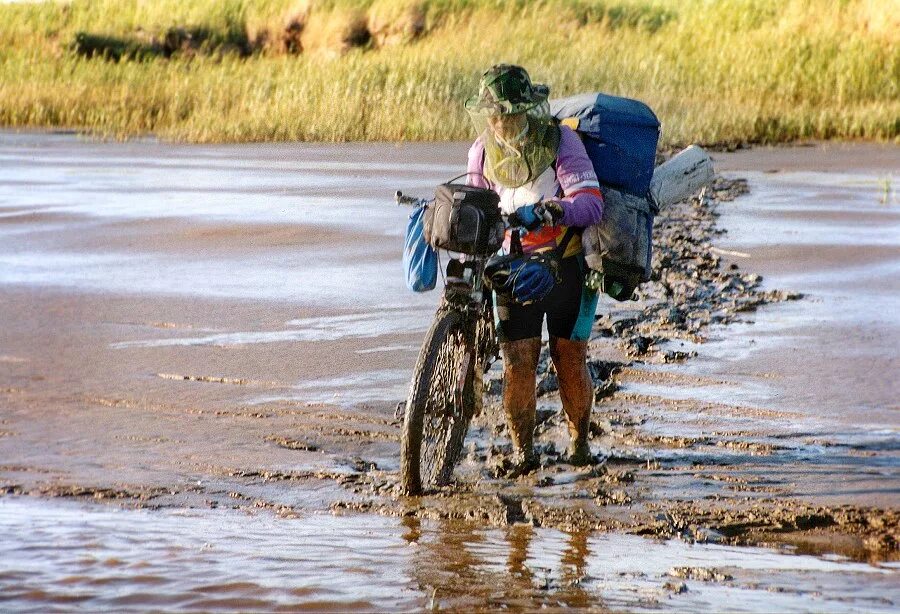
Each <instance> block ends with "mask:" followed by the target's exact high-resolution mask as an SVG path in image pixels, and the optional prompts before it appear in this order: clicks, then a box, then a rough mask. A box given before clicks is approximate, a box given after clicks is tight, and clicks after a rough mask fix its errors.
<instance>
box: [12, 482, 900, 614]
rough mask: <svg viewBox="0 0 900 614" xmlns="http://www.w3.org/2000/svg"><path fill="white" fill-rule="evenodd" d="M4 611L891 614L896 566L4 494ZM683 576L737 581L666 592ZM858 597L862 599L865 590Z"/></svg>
mask: <svg viewBox="0 0 900 614" xmlns="http://www.w3.org/2000/svg"><path fill="white" fill-rule="evenodd" d="M0 532H2V534H3V535H4V537H3V539H2V540H0V604H2V605H0V607H2V608H3V609H4V610H6V611H47V609H48V608H54V609H62V610H73V609H79V610H116V611H132V610H146V609H148V608H151V609H152V608H163V609H170V610H171V609H177V610H235V609H237V610H281V609H292V610H293V609H299V610H312V609H328V610H347V609H353V610H376V609H377V610H398V609H399V610H420V609H423V608H430V607H432V605H433V606H435V607H439V608H448V607H451V608H470V607H474V608H479V607H480V608H484V607H500V606H501V605H505V606H506V607H525V608H539V607H542V606H545V605H546V606H550V607H565V606H581V607H592V608H603V609H616V610H630V611H685V610H693V611H698V610H708V609H710V608H713V609H717V610H721V609H728V610H730V611H736V612H738V611H745V612H754V611H776V610H777V611H783V612H795V611H809V610H815V611H819V612H845V611H849V610H865V611H869V612H889V611H892V610H893V608H894V604H896V603H898V602H900V588H898V587H900V583H898V582H897V579H898V574H900V568H898V567H897V566H895V565H889V564H888V565H882V566H877V567H876V566H870V565H865V564H857V563H849V562H845V561H841V560H839V559H834V560H826V559H822V558H815V557H809V556H799V555H792V554H784V553H779V552H775V551H771V550H765V549H758V548H730V547H724V546H709V545H706V546H702V545H689V544H685V543H682V542H678V541H670V542H657V541H653V540H648V539H644V538H641V537H634V536H623V535H601V536H590V535H587V534H583V533H571V534H569V533H564V532H560V531H554V530H549V529H536V528H532V527H530V526H524V525H522V526H513V527H510V528H508V529H479V528H476V527H474V526H472V525H467V524H466V523H462V522H436V521H435V522H430V521H429V522H426V521H419V520H416V519H412V518H407V519H396V518H384V517H380V516H360V515H349V516H332V515H330V514H322V515H309V516H303V517H300V518H278V517H274V516H272V515H271V514H269V513H267V512H261V513H259V514H246V513H243V512H232V511H215V510H212V511H197V510H191V511H185V512H178V511H156V512H151V511H142V510H137V511H134V510H130V511H123V510H110V509H106V508H103V507H97V506H84V505H78V504H67V503H63V502H52V503H50V504H48V503H47V502H43V501H35V500H30V499H27V498H25V499H18V498H12V499H2V500H0ZM676 567H694V568H715V569H717V570H718V571H719V572H721V573H722V574H723V576H722V577H723V578H724V577H725V576H730V579H723V580H720V581H702V580H699V579H688V580H685V581H684V584H685V587H686V589H687V590H686V592H683V593H680V594H673V593H672V592H671V591H670V590H669V589H667V588H665V587H664V584H665V583H666V582H668V581H671V582H673V583H678V582H681V580H679V579H678V578H675V577H672V576H670V575H669V572H670V571H671V570H672V569H673V568H676ZM863 586H864V587H865V588H864V589H863V588H862V587H863Z"/></svg>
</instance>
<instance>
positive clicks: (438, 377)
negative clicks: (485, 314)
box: [400, 309, 482, 495]
mask: <svg viewBox="0 0 900 614" xmlns="http://www.w3.org/2000/svg"><path fill="white" fill-rule="evenodd" d="M475 328H476V327H475V325H474V321H473V319H472V318H468V317H466V315H464V314H463V313H461V312H460V311H457V310H454V309H441V310H439V311H438V314H437V316H436V317H435V320H434V323H433V324H432V325H431V328H430V329H429V331H428V334H427V335H426V337H425V342H424V343H423V344H422V350H421V352H419V360H418V362H417V363H416V370H415V375H414V376H413V381H412V384H411V385H410V390H409V397H408V399H407V401H406V415H405V417H404V421H403V434H402V438H401V442H400V473H401V480H402V485H403V490H404V492H406V493H407V494H410V495H418V494H421V493H422V487H423V485H424V486H425V487H428V488H431V487H435V486H444V485H446V484H448V483H449V482H450V480H451V478H452V477H453V468H454V467H455V466H456V463H457V461H458V460H459V455H460V452H461V451H462V447H463V440H464V439H465V437H466V431H467V430H468V428H469V421H470V420H471V419H472V416H473V414H474V413H475V411H476V408H477V406H478V405H479V404H480V401H481V396H480V395H481V392H482V391H481V386H480V375H481V371H480V369H481V368H482V365H481V362H482V359H481V356H480V352H479V351H478V346H477V344H476V341H475V338H476V331H475Z"/></svg>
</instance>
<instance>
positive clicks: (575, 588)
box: [402, 517, 602, 609]
mask: <svg viewBox="0 0 900 614" xmlns="http://www.w3.org/2000/svg"><path fill="white" fill-rule="evenodd" d="M402 524H403V526H404V527H405V529H406V531H405V532H404V534H403V538H404V539H405V540H406V541H407V542H409V543H410V545H412V546H414V547H415V548H416V550H415V555H414V556H413V558H412V560H411V562H410V570H409V575H410V577H412V578H414V579H415V581H416V582H417V583H418V586H419V588H420V589H421V590H422V591H423V592H425V593H426V594H429V595H431V599H432V601H433V605H434V607H442V608H446V607H452V608H465V607H485V606H488V607H500V606H503V607H510V608H521V609H533V608H535V607H541V606H543V605H547V606H551V607H559V606H567V607H588V606H590V607H598V606H600V605H601V603H602V601H601V600H600V599H599V598H598V596H597V595H591V594H590V593H589V592H588V591H587V590H586V589H585V587H584V586H583V584H582V581H583V580H584V579H585V578H587V571H586V570H587V557H588V556H590V553H591V551H590V548H589V547H588V537H589V533H585V532H576V533H565V534H563V535H564V536H565V538H566V539H565V542H564V543H565V545H564V546H563V547H562V550H561V551H560V550H559V549H558V548H556V547H554V546H558V545H562V544H559V543H558V542H557V541H556V540H548V539H542V540H539V542H540V543H537V544H534V542H535V538H536V536H537V533H538V532H539V531H543V532H545V533H549V531H547V530H546V529H543V530H542V529H536V528H535V527H532V526H531V525H529V524H516V525H513V526H511V527H508V528H506V529H502V530H485V529H484V528H483V527H482V528H479V527H478V526H477V525H475V524H474V523H470V522H466V521H459V520H440V521H438V522H437V523H436V525H435V526H434V530H432V531H428V532H423V530H422V525H421V520H419V519H418V518H415V517H406V518H404V519H403V521H402ZM553 533H556V532H555V531H554V532H553ZM495 538H500V539H495ZM533 544H534V548H532V545H533Z"/></svg>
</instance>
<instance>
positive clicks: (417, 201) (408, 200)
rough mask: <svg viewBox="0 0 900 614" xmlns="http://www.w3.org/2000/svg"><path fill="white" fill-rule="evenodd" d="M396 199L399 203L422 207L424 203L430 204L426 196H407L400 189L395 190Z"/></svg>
mask: <svg viewBox="0 0 900 614" xmlns="http://www.w3.org/2000/svg"><path fill="white" fill-rule="evenodd" d="M394 200H395V201H396V203H397V204H398V205H411V206H413V207H420V206H422V205H425V204H428V203H429V202H431V201H429V200H428V199H426V198H417V197H415V196H406V195H405V194H404V193H403V192H401V191H400V190H397V191H396V192H394Z"/></svg>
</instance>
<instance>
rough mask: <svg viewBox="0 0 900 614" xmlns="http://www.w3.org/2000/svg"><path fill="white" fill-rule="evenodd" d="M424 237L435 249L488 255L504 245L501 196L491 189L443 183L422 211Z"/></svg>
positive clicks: (473, 254)
mask: <svg viewBox="0 0 900 614" xmlns="http://www.w3.org/2000/svg"><path fill="white" fill-rule="evenodd" d="M424 224H425V240H426V241H427V242H428V244H429V245H430V246H432V247H434V248H436V249H446V250H449V251H451V252H458V253H461V254H468V255H472V256H490V255H492V254H493V253H495V252H496V251H497V250H498V249H500V246H501V245H503V235H504V232H505V229H504V225H503V218H502V216H501V214H500V196H498V195H497V193H496V192H494V191H493V190H487V189H484V188H477V187H474V186H469V185H464V184H457V183H444V184H441V185H439V186H438V187H437V189H436V190H435V193H434V203H433V204H432V205H430V206H429V207H428V208H427V209H426V212H425V220H424Z"/></svg>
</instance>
